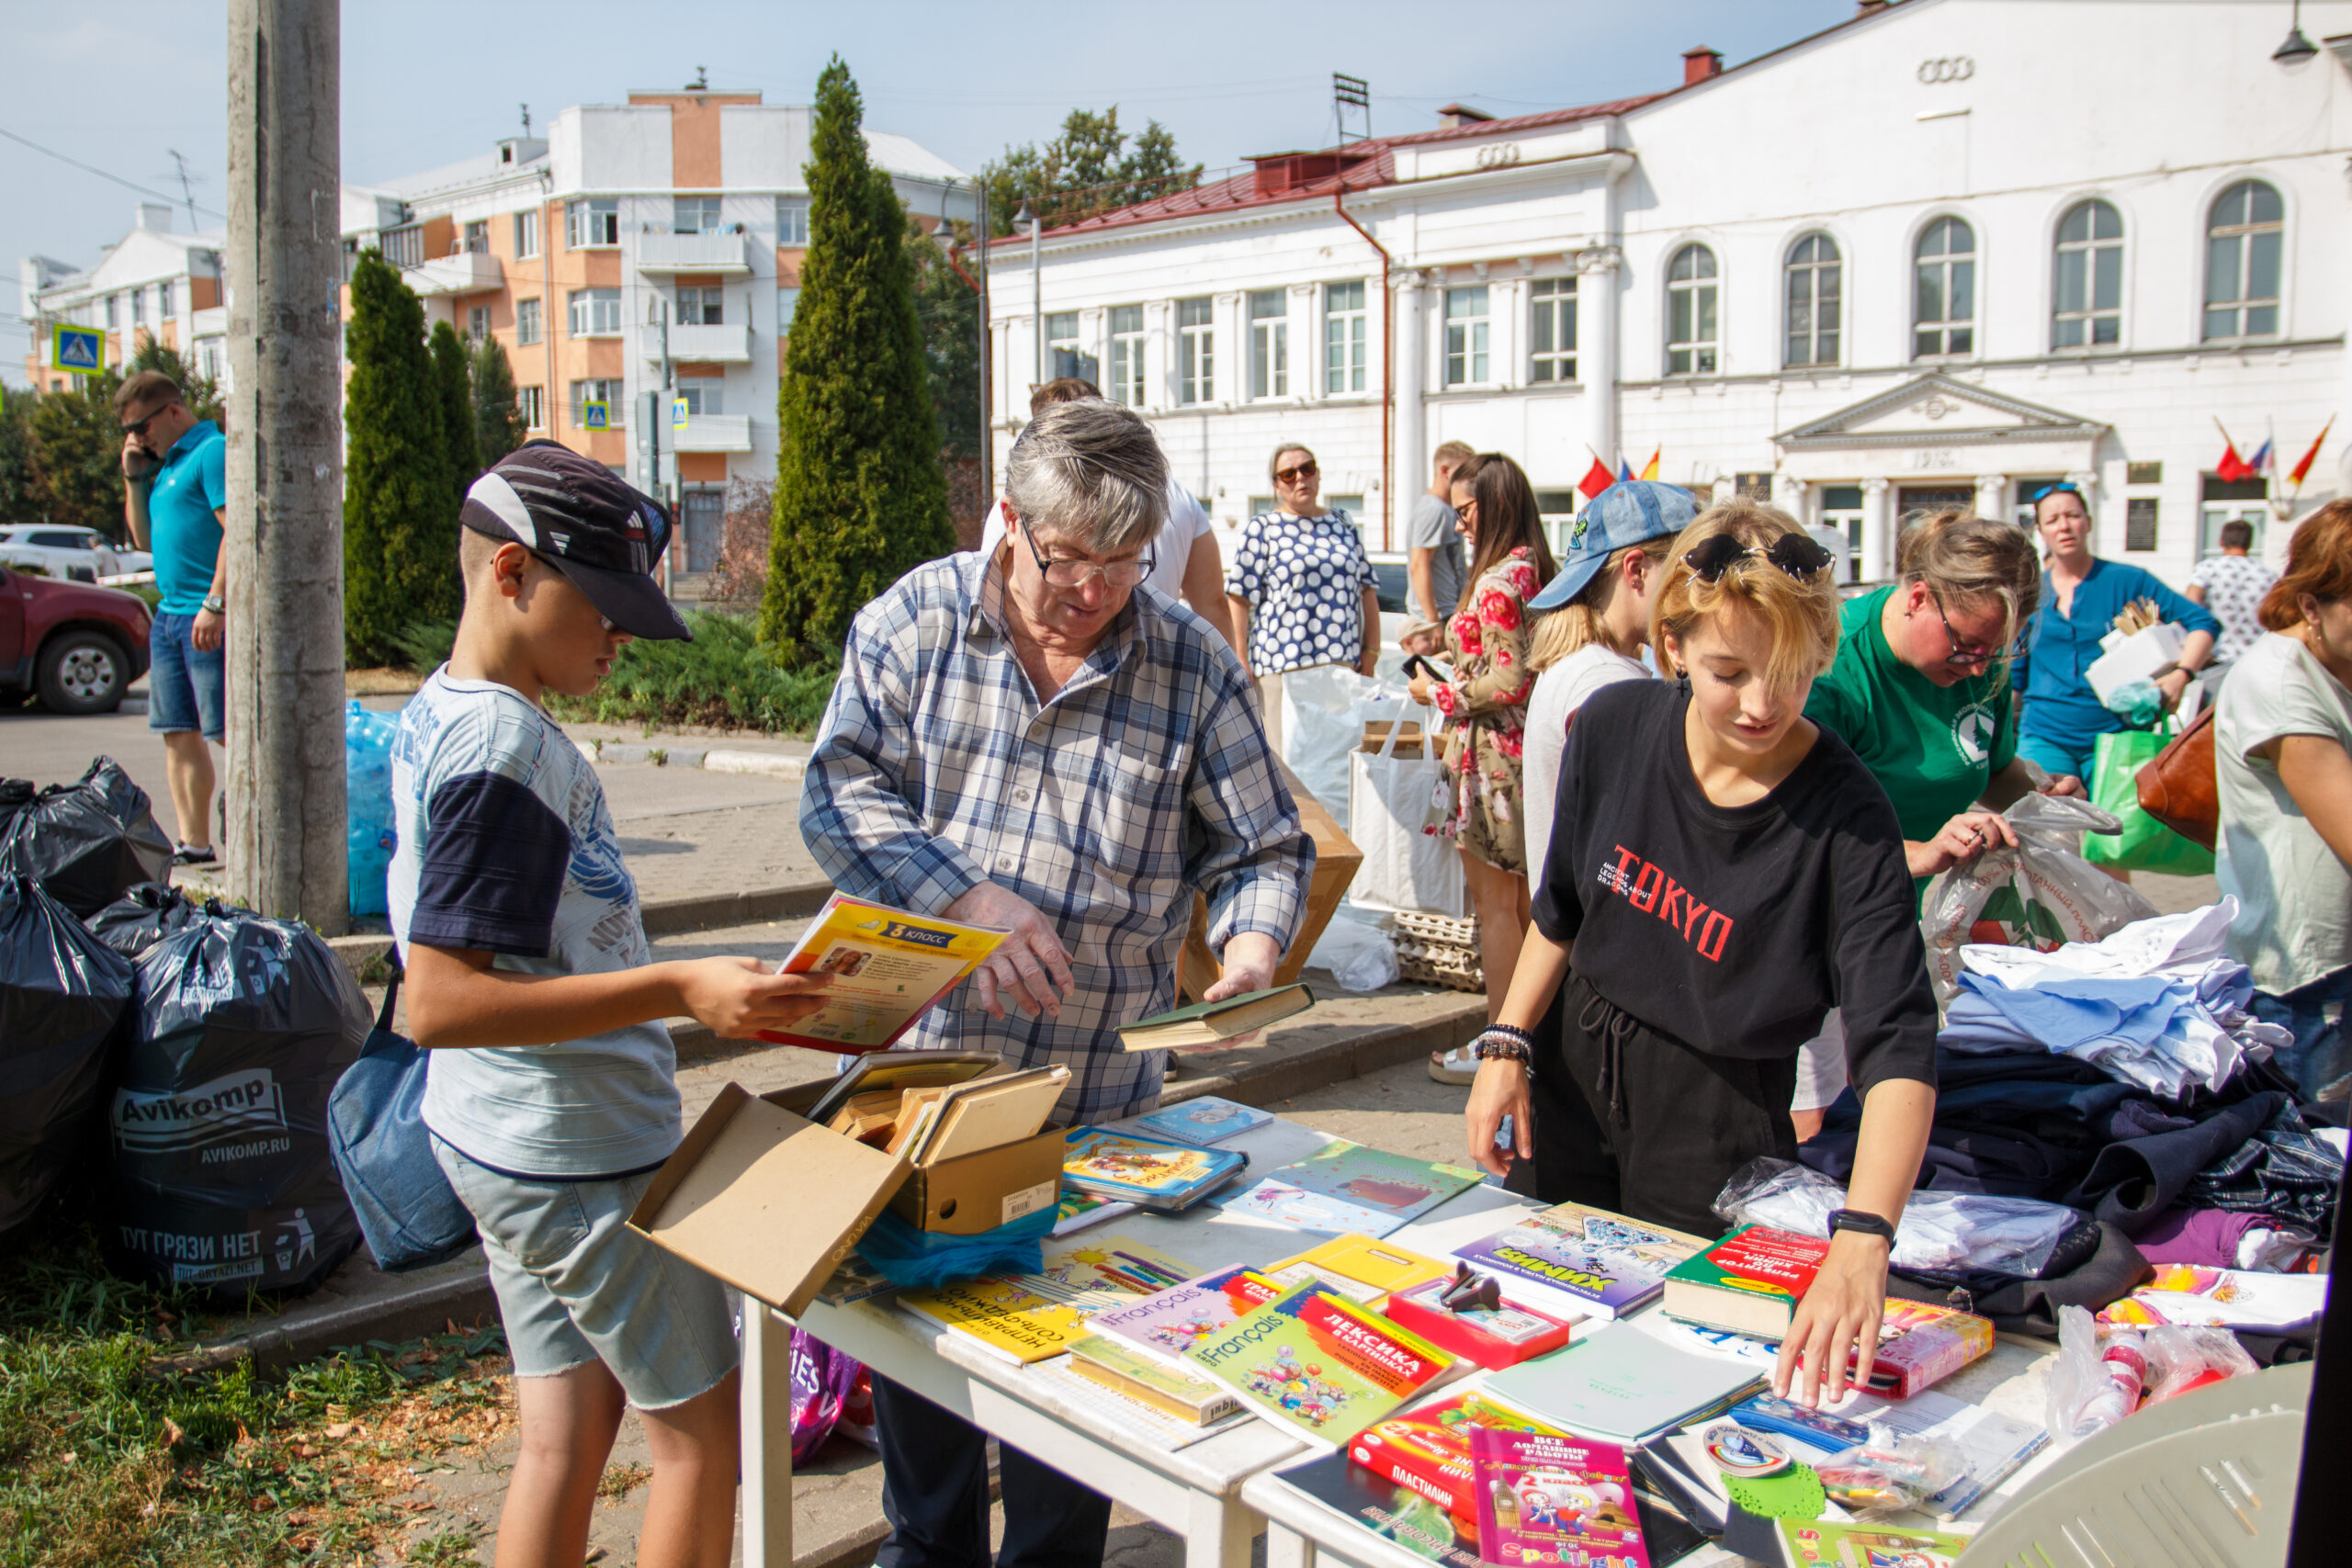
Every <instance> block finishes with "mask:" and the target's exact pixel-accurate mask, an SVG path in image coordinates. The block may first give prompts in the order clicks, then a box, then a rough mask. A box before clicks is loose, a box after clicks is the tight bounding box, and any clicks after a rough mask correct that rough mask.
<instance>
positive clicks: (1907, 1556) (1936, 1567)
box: [1775, 1519, 1969, 1568]
mask: <svg viewBox="0 0 2352 1568" xmlns="http://www.w3.org/2000/svg"><path fill="white" fill-rule="evenodd" d="M1775 1522H1776V1523H1778V1524H1779V1525H1780V1527H1781V1545H1782V1547H1783V1548H1784V1549H1785V1550H1786V1551H1787V1552H1788V1561H1789V1568H1814V1565H1815V1564H1816V1563H1818V1564H1821V1565H1822V1568H1829V1565H1831V1564H1835V1568H1952V1564H1954V1563H1955V1562H1959V1561H1960V1554H1961V1553H1962V1551H1966V1550H1968V1540H1969V1538H1968V1537H1966V1536H1964V1535H1947V1534H1945V1533H1944V1532H1942V1531H1940V1530H1922V1529H1908V1528H1906V1527H1904V1526H1899V1525H1887V1524H1871V1525H1857V1524H1838V1523H1836V1522H1834V1521H1832V1520H1829V1519H1780V1520H1776V1521H1775Z"/></svg>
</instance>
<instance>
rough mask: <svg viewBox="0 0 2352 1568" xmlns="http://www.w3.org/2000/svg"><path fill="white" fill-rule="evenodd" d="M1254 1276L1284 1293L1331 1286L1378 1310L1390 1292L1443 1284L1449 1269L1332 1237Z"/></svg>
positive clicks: (1366, 1239)
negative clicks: (1308, 1286)
mask: <svg viewBox="0 0 2352 1568" xmlns="http://www.w3.org/2000/svg"><path fill="white" fill-rule="evenodd" d="M1258 1272H1259V1273H1260V1274H1261V1275H1263V1276H1264V1277H1265V1278H1267V1279H1269V1280H1272V1281H1273V1282H1274V1283H1275V1284H1277V1285H1280V1286H1281V1287H1282V1288H1283V1290H1285V1291H1287V1290H1289V1289H1290V1288H1291V1287H1292V1286H1293V1285H1304V1284H1307V1283H1309V1282H1310V1281H1311V1282H1315V1283H1319V1284H1325V1285H1329V1286H1330V1287H1331V1289H1333V1290H1335V1291H1337V1292H1340V1294H1341V1295H1343V1296H1345V1297H1347V1298H1348V1299H1349V1300H1350V1301H1352V1302H1363V1303H1365V1304H1366V1305H1371V1306H1377V1305H1378V1304H1379V1303H1380V1301H1381V1298H1383V1297H1384V1296H1386V1295H1387V1294H1388V1293H1389V1292H1392V1291H1402V1290H1407V1289H1409V1288H1410V1287H1412V1286H1414V1285H1418V1284H1420V1283H1421V1282H1423V1281H1424V1280H1443V1279H1446V1278H1448V1277H1449V1276H1450V1275H1451V1274H1452V1272H1453V1270H1452V1269H1449V1268H1447V1267H1446V1265H1444V1264H1442V1263H1440V1262H1439V1261H1438V1260H1437V1259H1436V1258H1424V1257H1423V1256H1421V1255H1420V1254H1419V1253H1418V1252H1408V1251H1407V1250H1406V1249H1405V1248H1403V1247H1391V1246H1389V1245H1388V1244H1387V1243H1386V1242H1384V1241H1376V1240H1374V1238H1373V1237H1371V1236H1368V1235H1343V1236H1339V1237H1336V1238H1334V1239H1333V1240H1330V1241H1327V1242H1325V1243H1324V1244H1323V1245H1322V1246H1320V1247H1310V1248H1308V1249H1307V1250H1306V1251H1305V1252H1302V1253H1300V1254H1299V1255H1298V1256H1297V1257H1295V1258H1283V1260H1282V1261H1281V1262H1280V1263H1270V1264H1268V1265H1266V1266H1265V1267H1264V1268H1262V1269H1259V1270H1258Z"/></svg>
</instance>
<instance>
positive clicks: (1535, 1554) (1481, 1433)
mask: <svg viewBox="0 0 2352 1568" xmlns="http://www.w3.org/2000/svg"><path fill="white" fill-rule="evenodd" d="M1470 1456H1471V1460H1472V1462H1473V1463H1474V1465H1475V1466H1476V1472H1477V1495H1478V1556H1479V1558H1480V1559H1481V1560H1482V1561H1484V1562H1494V1563H1502V1564H1506V1565H1510V1568H1516V1565H1518V1564H1521V1563H1526V1564H1531V1565H1532V1564H1543V1563H1556V1564H1558V1565H1559V1568H1585V1565H1586V1564H1591V1563H1607V1564H1609V1565H1610V1568H1648V1564H1649V1556H1648V1554H1647V1553H1646V1552H1645V1551H1644V1550H1643V1546H1642V1527H1641V1521H1640V1520H1639V1519H1638V1518H1637V1517H1635V1515H1634V1479H1633V1476H1632V1475H1631V1473H1629V1472H1628V1471H1627V1470H1626V1468H1625V1450H1623V1449H1621V1448H1619V1447H1617V1446H1616V1445H1615V1444H1613V1443H1596V1442H1591V1441H1589V1440H1587V1439H1585V1438H1566V1437H1556V1436H1554V1435H1553V1434H1551V1433H1547V1432H1513V1431H1508V1430H1503V1429H1500V1428H1497V1427H1481V1428H1479V1429H1478V1430H1476V1431H1475V1432H1473V1433H1471V1434H1470Z"/></svg>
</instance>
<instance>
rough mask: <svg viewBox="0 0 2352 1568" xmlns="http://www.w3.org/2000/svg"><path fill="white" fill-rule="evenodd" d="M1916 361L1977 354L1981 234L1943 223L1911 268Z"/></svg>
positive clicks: (1934, 227) (1951, 221)
mask: <svg viewBox="0 0 2352 1568" xmlns="http://www.w3.org/2000/svg"><path fill="white" fill-rule="evenodd" d="M1911 300H1912V303H1911V357H1913V358H1914V359H1928V358H1933V357H1935V356H1937V355H1947V354H1973V353H1975V352H1976V231H1974V230H1973V229H1971V228H1970V227H1969V226H1968V225H1967V224H1966V223H1963V222H1962V221H1961V220H1959V219H1957V218H1939V219H1937V220H1935V221H1934V222H1933V223H1930V224H1928V228H1927V231H1926V232H1924V233H1922V234H1921V235H1920V236H1919V249H1918V252H1917V255H1916V257H1915V258H1914V260H1913V263H1912V288H1911Z"/></svg>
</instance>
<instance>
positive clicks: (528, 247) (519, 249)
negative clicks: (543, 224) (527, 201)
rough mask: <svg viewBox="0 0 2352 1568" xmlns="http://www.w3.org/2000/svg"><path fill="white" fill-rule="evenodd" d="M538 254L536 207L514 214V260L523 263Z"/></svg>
mask: <svg viewBox="0 0 2352 1568" xmlns="http://www.w3.org/2000/svg"><path fill="white" fill-rule="evenodd" d="M537 254H539V209H537V208H536V207H533V208H529V209H526V210H524V211H521V212H518V213H516V214H515V260H516V261H525V260H527V259H529V258H530V257H533V256H536V255H537Z"/></svg>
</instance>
